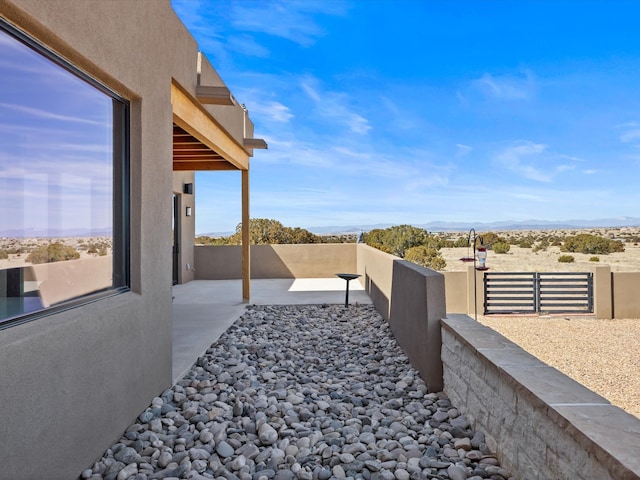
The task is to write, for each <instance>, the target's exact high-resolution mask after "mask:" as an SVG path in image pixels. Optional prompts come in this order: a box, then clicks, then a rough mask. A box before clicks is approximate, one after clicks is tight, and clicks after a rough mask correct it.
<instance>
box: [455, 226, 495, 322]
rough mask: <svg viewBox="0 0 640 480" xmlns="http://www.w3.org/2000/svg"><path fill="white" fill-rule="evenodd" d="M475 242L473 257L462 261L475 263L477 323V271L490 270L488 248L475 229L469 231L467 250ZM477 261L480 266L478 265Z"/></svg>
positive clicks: (474, 310)
mask: <svg viewBox="0 0 640 480" xmlns="http://www.w3.org/2000/svg"><path fill="white" fill-rule="evenodd" d="M478 239H480V246H479V247H478V248H477V250H476V241H477V240H478ZM472 241H473V257H469V256H466V257H462V258H461V259H460V260H462V261H463V262H473V312H474V318H475V320H476V322H477V321H478V287H477V286H476V284H477V275H476V271H479V272H484V271H486V270H489V267H487V247H485V246H484V245H483V242H482V237H481V236H480V235H478V234H476V231H475V229H473V228H472V229H471V230H469V235H468V236H467V249H468V248H469V247H470V246H471V245H472V243H471V242H472ZM476 260H477V262H478V264H476Z"/></svg>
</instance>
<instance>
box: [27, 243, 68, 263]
mask: <svg viewBox="0 0 640 480" xmlns="http://www.w3.org/2000/svg"><path fill="white" fill-rule="evenodd" d="M78 258H80V253H79V252H78V251H77V250H76V249H75V248H73V247H70V246H69V245H65V244H64V243H60V242H56V243H52V244H50V245H41V246H39V247H37V248H35V249H33V250H32V251H31V253H30V254H29V255H28V256H27V258H26V260H27V262H30V263H33V264H37V263H53V262H63V261H65V260H76V259H78Z"/></svg>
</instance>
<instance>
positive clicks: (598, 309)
mask: <svg viewBox="0 0 640 480" xmlns="http://www.w3.org/2000/svg"><path fill="white" fill-rule="evenodd" d="M612 295H613V293H612V287H611V267H610V266H609V265H602V266H597V267H593V303H594V309H593V311H594V312H595V314H596V318H602V319H606V320H610V319H612V318H613V301H612V298H611V297H612Z"/></svg>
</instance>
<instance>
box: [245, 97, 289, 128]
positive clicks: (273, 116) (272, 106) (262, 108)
mask: <svg viewBox="0 0 640 480" xmlns="http://www.w3.org/2000/svg"><path fill="white" fill-rule="evenodd" d="M249 113H250V114H251V115H254V114H255V115H256V116H264V117H266V120H267V121H272V122H278V123H287V122H288V121H289V120H291V119H292V118H293V117H294V115H293V113H291V110H290V109H289V107H287V106H286V105H283V104H282V103H280V102H276V101H271V102H265V103H260V102H255V103H252V104H251V110H250V112H249Z"/></svg>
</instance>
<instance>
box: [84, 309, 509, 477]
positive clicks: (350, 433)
mask: <svg viewBox="0 0 640 480" xmlns="http://www.w3.org/2000/svg"><path fill="white" fill-rule="evenodd" d="M81 477H82V478H83V479H109V480H125V479H131V480H151V479H161V478H165V479H175V478H184V479H196V480H198V479H214V478H215V479H226V480H273V479H275V480H294V479H295V480H328V479H331V478H337V479H344V478H348V479H351V478H353V479H361V478H362V479H366V480H369V479H373V480H420V479H451V480H480V479H485V478H491V479H494V480H504V479H508V478H509V473H508V472H506V471H505V470H504V469H502V468H501V467H500V465H499V462H498V461H497V459H496V458H495V456H493V455H492V454H491V452H490V451H489V449H488V447H487V445H486V443H485V441H484V436H483V435H482V433H479V432H474V431H473V430H472V429H471V428H470V425H469V421H468V420H467V418H465V416H463V415H460V414H459V412H458V410H457V409H456V408H455V406H454V405H451V402H450V401H449V400H448V399H447V398H446V396H445V395H444V394H442V393H427V389H426V387H425V385H424V383H423V382H422V380H421V379H420V378H419V376H418V374H417V372H416V371H415V370H414V369H413V368H411V366H410V365H409V363H408V360H407V357H406V356H405V355H404V353H403V352H402V350H401V349H400V347H399V346H398V345H397V344H396V342H395V340H394V339H393V337H392V335H391V332H390V330H389V328H388V326H387V324H386V322H385V321H384V320H383V319H382V317H381V316H380V315H379V314H378V313H377V312H376V311H375V309H374V308H373V307H372V306H370V305H367V306H351V307H350V308H349V309H346V308H344V307H342V306H336V305H331V306H327V305H312V306H253V305H252V306H249V307H247V311H246V313H245V314H244V315H243V316H242V317H241V318H240V319H239V320H238V321H237V322H236V323H235V324H234V325H233V326H232V327H231V328H230V329H229V330H228V331H227V332H226V333H225V334H224V335H223V336H222V337H221V338H220V340H219V341H217V342H216V343H214V344H213V345H212V346H211V348H210V349H209V350H207V352H206V354H205V355H203V356H202V357H200V358H198V360H197V362H196V364H195V365H194V367H193V368H192V369H191V370H190V371H189V372H188V373H187V375H185V377H184V378H183V379H182V380H181V381H179V382H178V383H177V384H176V385H174V386H173V387H172V388H171V389H168V390H166V391H165V392H163V393H162V395H161V396H160V397H157V398H154V399H153V400H152V402H151V405H150V406H149V407H148V408H147V409H146V410H145V411H144V412H142V413H141V414H140V416H139V417H138V421H137V423H135V424H133V425H131V426H130V427H129V428H128V429H127V431H126V432H125V434H124V435H123V437H122V438H121V439H120V440H119V441H118V442H117V443H116V444H114V445H113V446H112V447H111V448H109V449H108V450H107V451H106V452H105V454H104V456H103V457H102V458H101V459H99V460H98V461H96V462H95V464H94V465H93V466H92V467H91V468H88V469H87V470H85V471H84V472H82V475H81Z"/></svg>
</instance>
